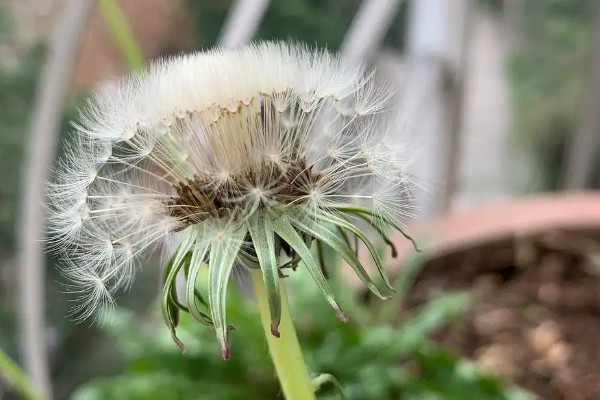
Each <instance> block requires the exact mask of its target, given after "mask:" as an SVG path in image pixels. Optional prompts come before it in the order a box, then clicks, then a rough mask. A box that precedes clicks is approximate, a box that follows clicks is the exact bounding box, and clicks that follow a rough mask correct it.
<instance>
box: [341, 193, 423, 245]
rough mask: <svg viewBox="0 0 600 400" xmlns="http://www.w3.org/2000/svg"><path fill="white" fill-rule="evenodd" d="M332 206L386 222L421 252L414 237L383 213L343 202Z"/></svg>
mask: <svg viewBox="0 0 600 400" xmlns="http://www.w3.org/2000/svg"><path fill="white" fill-rule="evenodd" d="M332 208H334V209H336V210H338V211H342V212H345V213H350V214H357V215H360V214H365V215H369V216H371V217H373V218H376V219H379V220H381V221H383V222H384V223H386V224H388V225H389V226H391V227H392V228H394V229H395V230H397V231H398V232H400V234H402V236H404V237H405V238H406V239H408V240H409V241H410V242H411V243H412V245H413V247H414V248H415V251H417V252H419V253H420V252H421V249H419V245H418V244H417V242H416V241H415V239H414V238H413V237H412V236H410V235H409V234H408V232H406V231H405V230H404V229H402V227H401V226H400V225H398V224H397V223H395V222H394V221H392V220H390V219H388V218H385V217H384V216H383V215H379V214H377V213H375V212H374V211H372V210H369V209H368V208H364V207H359V206H348V205H343V204H338V205H335V206H333V207H332Z"/></svg>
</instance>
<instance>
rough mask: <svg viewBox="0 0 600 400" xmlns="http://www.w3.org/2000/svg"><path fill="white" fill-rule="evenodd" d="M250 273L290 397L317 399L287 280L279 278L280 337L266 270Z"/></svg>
mask: <svg viewBox="0 0 600 400" xmlns="http://www.w3.org/2000/svg"><path fill="white" fill-rule="evenodd" d="M250 276H251V277H252V285H253V286H254V294H255V296H256V301H257V302H258V307H259V310H260V319H261V321H262V325H263V329H264V331H265V336H266V337H267V343H268V345H269V353H271V359H272V360H273V364H275V371H276V372H277V376H278V378H279V382H280V383H281V388H282V390H283V394H284V396H285V398H286V400H316V397H315V388H314V385H313V383H312V381H311V379H310V377H309V376H308V369H307V367H306V364H305V363H304V357H302V350H301V349H300V343H299V342H298V336H297V335H296V330H295V328H294V324H293V322H292V318H291V315H290V308H289V304H288V299H287V293H286V289H285V282H284V281H283V279H280V281H279V284H280V287H281V322H280V325H279V332H280V337H279V338H277V337H275V336H273V334H272V333H271V315H270V313H269V303H268V300H267V293H266V290H265V285H264V283H263V276H262V272H261V270H259V269H252V270H251V271H250Z"/></svg>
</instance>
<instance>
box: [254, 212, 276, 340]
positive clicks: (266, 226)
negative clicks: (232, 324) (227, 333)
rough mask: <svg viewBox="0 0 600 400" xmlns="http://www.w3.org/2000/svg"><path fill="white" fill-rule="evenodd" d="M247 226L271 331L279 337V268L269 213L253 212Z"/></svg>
mask: <svg viewBox="0 0 600 400" xmlns="http://www.w3.org/2000/svg"><path fill="white" fill-rule="evenodd" d="M248 228H249V230H250V236H251V237H252V243H253V244H254V250H255V251H256V255H257V256H258V260H259V264H260V269H261V270H262V276H263V281H264V283H265V288H266V290H267V299H268V301H269V310H270V314H271V333H272V334H273V335H274V336H276V337H279V322H280V320H281V293H280V291H279V268H278V262H277V255H276V254H275V235H274V231H273V223H272V221H271V215H270V214H268V213H264V212H255V213H254V215H252V217H251V218H250V220H249V224H248Z"/></svg>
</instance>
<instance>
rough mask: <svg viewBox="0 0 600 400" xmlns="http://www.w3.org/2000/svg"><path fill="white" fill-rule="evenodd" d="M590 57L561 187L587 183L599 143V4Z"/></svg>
mask: <svg viewBox="0 0 600 400" xmlns="http://www.w3.org/2000/svg"><path fill="white" fill-rule="evenodd" d="M591 43H592V44H593V47H592V54H591V57H590V61H591V62H590V70H589V73H588V75H587V77H586V80H585V81H584V85H583V98H582V102H581V106H580V107H581V109H580V110H581V111H580V112H581V113H580V115H579V121H578V123H577V127H576V130H575V132H574V134H573V137H572V139H571V143H570V147H569V150H568V152H567V154H566V157H565V161H564V167H563V168H564V173H563V187H564V188H565V189H584V188H586V187H588V185H589V184H590V180H591V179H592V176H593V172H594V171H593V167H594V165H595V160H596V156H597V155H598V145H599V143H600V6H599V7H598V14H597V17H596V26H595V33H594V37H593V40H592V41H591Z"/></svg>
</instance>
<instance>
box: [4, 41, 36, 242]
mask: <svg viewBox="0 0 600 400" xmlns="http://www.w3.org/2000/svg"><path fill="white" fill-rule="evenodd" d="M41 55H42V51H41V49H36V50H35V51H32V52H30V53H29V54H28V55H27V56H25V57H24V59H23V60H21V62H20V63H19V65H18V67H17V68H10V69H9V68H8V67H4V68H2V69H0V170H2V171H3V174H4V179H2V180H0V250H3V251H6V250H9V249H12V248H13V247H14V244H15V243H14V239H15V232H14V229H15V226H16V218H17V215H18V213H17V209H18V195H19V192H20V189H21V188H20V186H19V184H18V182H20V181H21V180H20V179H19V178H20V176H21V173H22V171H21V165H22V162H23V160H24V150H25V144H26V143H27V138H28V135H27V133H28V132H27V128H28V126H29V113H30V111H31V108H32V105H33V99H34V95H35V89H36V83H37V76H38V73H39V69H40V65H41V59H42V57H41Z"/></svg>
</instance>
